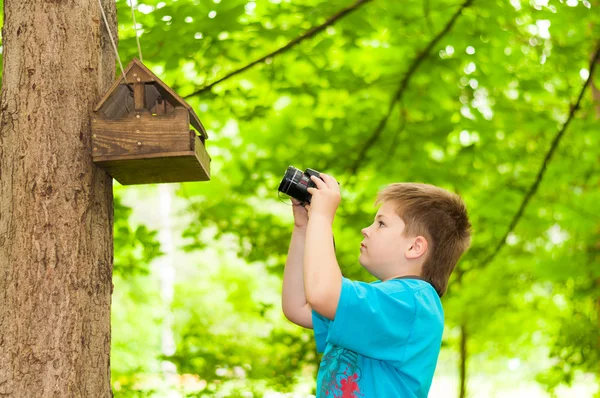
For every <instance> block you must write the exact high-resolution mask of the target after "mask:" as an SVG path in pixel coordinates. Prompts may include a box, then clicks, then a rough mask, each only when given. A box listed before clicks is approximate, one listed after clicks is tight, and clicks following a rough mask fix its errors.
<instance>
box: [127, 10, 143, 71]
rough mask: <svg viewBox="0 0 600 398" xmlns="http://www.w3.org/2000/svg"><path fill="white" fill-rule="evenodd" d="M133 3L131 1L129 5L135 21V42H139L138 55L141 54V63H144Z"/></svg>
mask: <svg viewBox="0 0 600 398" xmlns="http://www.w3.org/2000/svg"><path fill="white" fill-rule="evenodd" d="M133 1H134V0H129V5H130V6H131V19H133V30H134V31H135V41H136V42H137V48H138V53H139V54H140V62H144V59H143V58H142V47H141V46H140V38H139V36H138V34H137V32H138V29H137V22H135V11H134V6H133ZM136 5H137V1H136Z"/></svg>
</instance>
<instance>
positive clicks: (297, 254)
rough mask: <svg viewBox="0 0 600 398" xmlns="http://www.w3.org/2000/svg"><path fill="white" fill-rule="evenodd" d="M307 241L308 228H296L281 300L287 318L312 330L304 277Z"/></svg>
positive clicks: (286, 267)
mask: <svg viewBox="0 0 600 398" xmlns="http://www.w3.org/2000/svg"><path fill="white" fill-rule="evenodd" d="M305 241H306V226H302V227H299V226H294V231H293V232H292V240H291V242H290V248H289V250H288V256H287V259H286V262H285V270H284V271H283V292H282V295H281V298H282V307H283V313H284V315H285V317H286V318H287V319H289V320H290V321H291V322H293V323H295V324H296V325H299V326H303V327H305V328H308V329H312V328H313V323H312V309H311V308H310V306H309V305H308V303H307V302H306V296H305V295H304V277H303V275H302V262H303V257H304V244H305Z"/></svg>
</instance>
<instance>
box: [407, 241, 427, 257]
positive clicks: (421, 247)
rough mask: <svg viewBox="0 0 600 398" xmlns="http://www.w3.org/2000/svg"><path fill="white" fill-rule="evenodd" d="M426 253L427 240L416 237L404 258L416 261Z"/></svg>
mask: <svg viewBox="0 0 600 398" xmlns="http://www.w3.org/2000/svg"><path fill="white" fill-rule="evenodd" d="M425 253H427V239H425V238H424V237H422V236H417V237H416V238H415V240H414V241H413V243H412V245H411V246H410V248H409V249H408V250H407V251H406V258H407V259H409V260H414V259H417V258H419V257H421V256H424V255H425Z"/></svg>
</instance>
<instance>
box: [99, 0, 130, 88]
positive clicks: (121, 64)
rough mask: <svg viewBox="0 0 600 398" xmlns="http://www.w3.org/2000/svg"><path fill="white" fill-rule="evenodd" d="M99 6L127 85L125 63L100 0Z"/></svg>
mask: <svg viewBox="0 0 600 398" xmlns="http://www.w3.org/2000/svg"><path fill="white" fill-rule="evenodd" d="M98 5H99V6H100V11H101V12H102V18H103V19H104V25H106V30H107V31H108V36H109V37H110V42H111V43H112V46H113V50H115V55H116V56H117V59H118V60H119V66H120V67H121V73H122V74H123V79H124V80H125V83H127V84H129V83H128V82H127V77H125V70H124V69H123V63H122V62H121V57H119V52H118V51H117V45H116V44H115V40H114V39H113V35H112V32H111V31H110V27H109V26H108V20H107V19H106V14H105V13H104V8H103V7H102V1H101V0H98Z"/></svg>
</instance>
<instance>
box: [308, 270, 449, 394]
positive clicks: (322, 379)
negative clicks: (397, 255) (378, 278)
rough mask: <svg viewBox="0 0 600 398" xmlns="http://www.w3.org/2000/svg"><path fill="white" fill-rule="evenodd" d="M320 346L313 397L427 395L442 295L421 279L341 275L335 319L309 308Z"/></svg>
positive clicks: (441, 315) (438, 339) (438, 341)
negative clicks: (382, 279) (370, 280)
mask: <svg viewBox="0 0 600 398" xmlns="http://www.w3.org/2000/svg"><path fill="white" fill-rule="evenodd" d="M312 319H313V328H314V333H315V340H316V343H317V351H318V352H323V353H324V354H323V358H322V360H321V365H320V366H319V374H318V376H317V398H338V397H343V398H355V397H363V398H387V397H390V398H391V397H394V398H413V397H414V398H425V397H427V394H428V392H429V388H430V387H431V380H432V379H433V372H434V371H435V366H436V363H437V359H438V355H439V352H440V347H441V343H442V332H443V330H444V311H443V309H442V304H441V302H440V298H439V296H438V294H437V292H436V291H435V289H434V288H433V286H431V285H430V284H429V283H427V282H425V281H422V280H419V279H392V280H388V281H385V282H373V283H370V284H369V283H364V282H353V281H350V280H348V279H346V278H342V291H341V294H340V300H339V303H338V307H337V311H336V314H335V319H334V320H333V321H330V320H329V319H327V318H325V317H324V316H322V315H320V314H318V313H317V312H316V311H313V316H312Z"/></svg>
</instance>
